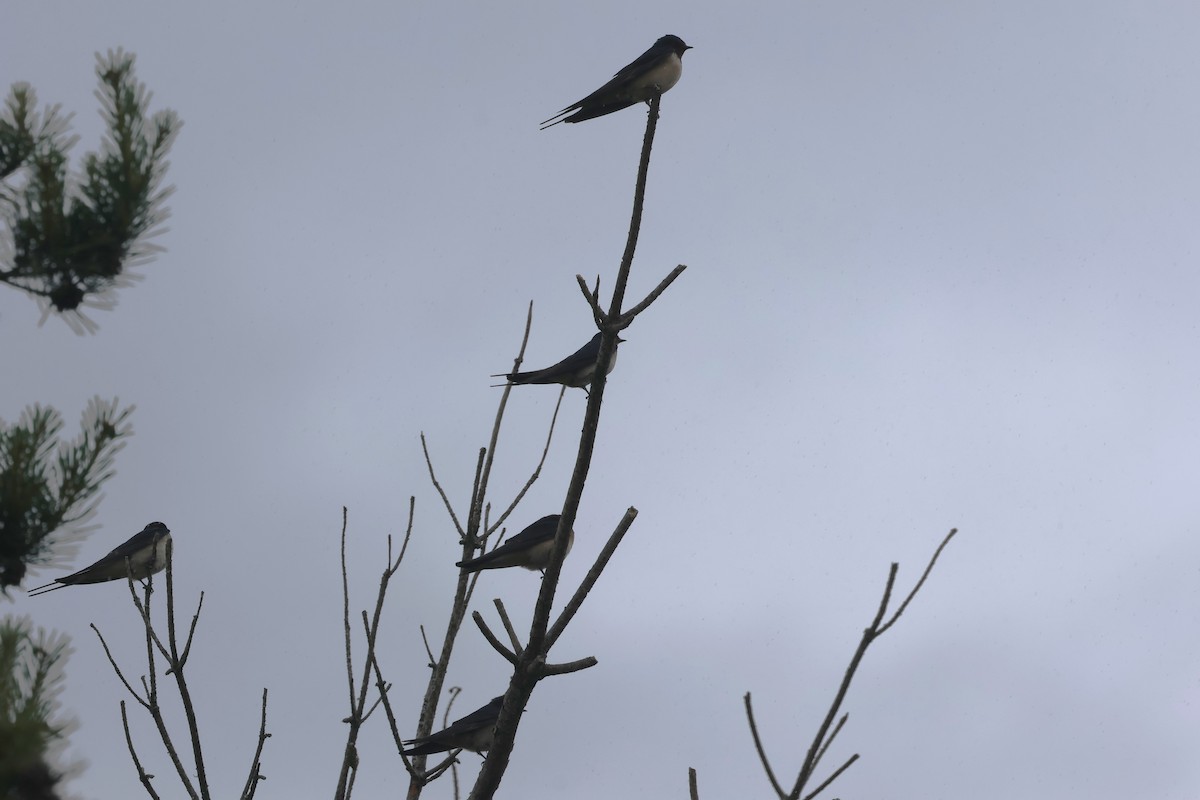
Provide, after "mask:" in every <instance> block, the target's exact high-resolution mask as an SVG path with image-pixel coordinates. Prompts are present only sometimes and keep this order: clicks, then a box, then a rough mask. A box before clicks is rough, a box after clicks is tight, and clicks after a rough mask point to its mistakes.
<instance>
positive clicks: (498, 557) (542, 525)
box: [454, 514, 575, 572]
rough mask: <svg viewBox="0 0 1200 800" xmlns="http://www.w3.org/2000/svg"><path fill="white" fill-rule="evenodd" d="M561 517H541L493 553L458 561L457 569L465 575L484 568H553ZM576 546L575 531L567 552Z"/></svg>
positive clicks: (569, 534)
mask: <svg viewBox="0 0 1200 800" xmlns="http://www.w3.org/2000/svg"><path fill="white" fill-rule="evenodd" d="M559 516H560V515H559V514H550V515H548V516H545V517H542V518H541V519H539V520H538V521H537V522H535V523H533V524H532V525H530V526H529V527H527V528H525V530H523V531H521V532H520V533H518V534H517V535H516V536H514V537H512V538H511V539H509V540H508V541H507V542H505V543H504V544H502V545H500V546H499V547H497V548H496V549H495V550H493V551H491V552H490V553H484V554H483V555H481V556H479V557H478V558H472V559H471V560H470V561H459V562H458V563H457V564H455V565H454V566H456V567H462V570H463V572H478V571H479V570H481V569H502V568H503V567H524V568H525V569H545V568H546V567H548V566H550V556H552V555H554V534H555V532H556V531H557V530H558V519H559ZM573 544H575V531H571V532H570V533H568V534H567V552H568V553H569V552H571V546H572V545H573Z"/></svg>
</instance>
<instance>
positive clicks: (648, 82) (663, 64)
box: [541, 34, 692, 130]
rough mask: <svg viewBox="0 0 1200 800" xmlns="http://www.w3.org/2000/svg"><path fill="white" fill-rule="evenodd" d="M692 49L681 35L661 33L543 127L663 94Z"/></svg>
mask: <svg viewBox="0 0 1200 800" xmlns="http://www.w3.org/2000/svg"><path fill="white" fill-rule="evenodd" d="M691 49H692V48H691V47H690V46H688V45H686V44H684V43H683V39H680V38H679V37H678V36H672V35H670V34H668V35H666V36H664V37H662V38H661V39H659V40H658V41H657V42H655V43H654V44H653V45H651V47H650V49H649V50H647V51H646V52H644V53H642V54H641V55H640V56H638V57H637V58H635V59H634V60H633V61H631V62H630V63H628V64H626V65H625V66H624V67H621V70H620V71H619V72H618V73H617V74H616V75H614V76H613V79H612V80H611V81H609V82H608V83H606V84H604V85H603V86H601V87H600V88H599V89H597V90H596V91H594V92H592V93H591V94H589V95H588V96H587V97H585V98H583V99H582V100H580V101H579V102H577V103H572V104H571V105H569V106H567V107H566V108H564V109H563V110H562V111H560V112H558V113H557V114H555V115H554V116H553V117H551V118H550V119H548V120H544V121H543V122H542V123H541V125H542V130H546V128H550V127H553V126H555V125H557V124H558V123H560V122H583V121H584V120H585V119H594V118H596V117H603V116H604V115H605V114H611V113H613V112H614V111H620V110H621V109H622V108H628V107H629V106H631V105H633V104H634V103H640V102H642V101H643V100H646V101H648V100H650V99H651V98H652V97H654V96H655V95H656V94H662V93H663V92H665V91H667V90H668V89H670V88H671V87H672V86H674V85H675V84H677V83H679V77H680V76H681V75H682V74H683V54H684V52H685V51H687V50H691ZM572 112H574V113H572ZM568 114H570V116H567V115H568ZM560 117H561V118H562V119H560Z"/></svg>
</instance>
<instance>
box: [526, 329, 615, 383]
mask: <svg viewBox="0 0 1200 800" xmlns="http://www.w3.org/2000/svg"><path fill="white" fill-rule="evenodd" d="M599 355H600V334H598V333H597V334H596V335H595V336H593V337H592V339H591V341H589V342H588V343H587V344H585V345H584V346H583V347H581V348H579V349H578V350H576V351H575V352H574V353H572V354H571V355H569V356H567V357H566V358H564V359H563V360H562V361H560V362H558V363H557V364H555V365H554V366H552V367H546V368H545V369H538V370H532V371H530V372H510V373H509V374H508V375H507V376H506V377H507V378H508V380H509V382H510V383H558V382H559V379H560V378H562V377H563V376H566V375H575V374H576V373H578V372H579V371H580V370H581V369H585V368H586V367H588V366H590V365H592V364H595V363H596V357H597V356H599Z"/></svg>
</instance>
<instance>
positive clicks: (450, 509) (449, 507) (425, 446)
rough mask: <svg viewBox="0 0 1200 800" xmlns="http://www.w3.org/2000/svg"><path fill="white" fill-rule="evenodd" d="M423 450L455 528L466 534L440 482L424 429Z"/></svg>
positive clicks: (432, 479) (431, 474)
mask: <svg viewBox="0 0 1200 800" xmlns="http://www.w3.org/2000/svg"><path fill="white" fill-rule="evenodd" d="M421 452H423V453H424V454H425V466H426V467H428V469H429V480H430V482H432V483H433V488H434V489H437V493H438V496H439V497H441V498H442V506H443V507H444V508H445V509H446V513H447V514H449V515H450V521H451V522H453V523H454V529H455V530H456V531H458V535H459V536H466V532H465V531H464V530H463V526H462V523H460V522H459V521H458V515H456V514H455V513H454V506H452V505H450V498H449V497H447V496H446V490H445V489H443V488H442V484H440V483H438V479H437V473H436V472H434V469H433V459H432V458H431V457H430V455H429V445H428V444H427V443H426V441H425V432H424V431H422V432H421Z"/></svg>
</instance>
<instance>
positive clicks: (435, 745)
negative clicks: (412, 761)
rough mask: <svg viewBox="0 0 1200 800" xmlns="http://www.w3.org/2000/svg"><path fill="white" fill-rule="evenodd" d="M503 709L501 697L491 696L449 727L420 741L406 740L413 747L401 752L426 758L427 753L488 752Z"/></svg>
mask: <svg viewBox="0 0 1200 800" xmlns="http://www.w3.org/2000/svg"><path fill="white" fill-rule="evenodd" d="M503 706H504V696H503V695H501V696H500V697H493V698H492V701H491V702H490V703H488V704H487V705H486V706H484V707H483V708H479V709H476V710H475V711H472V712H471V713H470V714H467V715H466V716H465V717H463V718H462V719H456V720H455V721H454V723H453V724H452V725H450V727H448V728H445V729H444V730H440V731H438V732H437V733H431V734H430V735H428V736H424V737H422V738H420V739H409V740H408V741H406V742H405V743H404V744H411V745H416V746H415V747H410V748H409V749H408V750H402V751H401V752H402V753H404V755H406V756H427V755H429V754H430V753H444V752H446V751H447V750H455V749H458V748H462V749H463V750H470V751H471V752H472V753H481V752H483V751H484V750H490V749H491V748H492V733H493V731H494V729H495V727H496V720H498V719H500V709H501V708H502V707H503Z"/></svg>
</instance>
